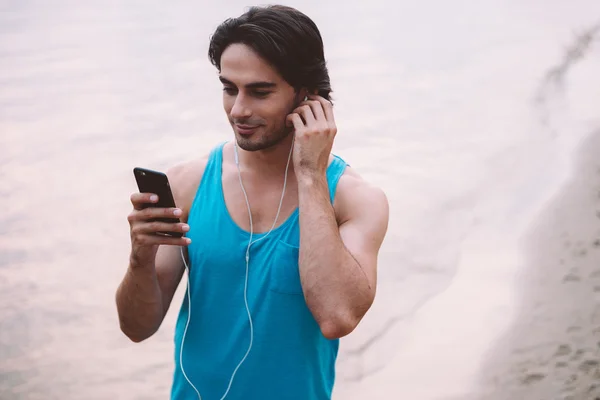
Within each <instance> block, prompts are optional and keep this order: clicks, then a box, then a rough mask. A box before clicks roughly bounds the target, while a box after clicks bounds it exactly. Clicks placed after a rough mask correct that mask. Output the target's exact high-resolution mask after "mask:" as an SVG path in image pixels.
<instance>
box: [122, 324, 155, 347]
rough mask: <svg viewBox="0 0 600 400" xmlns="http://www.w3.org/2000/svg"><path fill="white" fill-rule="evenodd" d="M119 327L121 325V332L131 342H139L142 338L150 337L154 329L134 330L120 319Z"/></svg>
mask: <svg viewBox="0 0 600 400" xmlns="http://www.w3.org/2000/svg"><path fill="white" fill-rule="evenodd" d="M120 327H121V332H123V334H124V335H125V336H126V337H127V338H128V339H129V340H131V341H132V342H133V343H141V342H143V341H144V340H146V339H148V338H150V337H151V336H152V335H154V332H155V331H152V332H140V331H136V330H133V329H128V328H127V325H125V324H124V323H123V322H122V321H121V323H120Z"/></svg>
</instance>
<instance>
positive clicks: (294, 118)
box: [287, 113, 304, 132]
mask: <svg viewBox="0 0 600 400" xmlns="http://www.w3.org/2000/svg"><path fill="white" fill-rule="evenodd" d="M287 120H288V121H290V122H291V123H292V125H293V126H294V130H296V132H299V131H301V130H302V129H303V128H304V123H303V122H302V118H300V115H298V114H296V113H292V114H290V115H288V117H287Z"/></svg>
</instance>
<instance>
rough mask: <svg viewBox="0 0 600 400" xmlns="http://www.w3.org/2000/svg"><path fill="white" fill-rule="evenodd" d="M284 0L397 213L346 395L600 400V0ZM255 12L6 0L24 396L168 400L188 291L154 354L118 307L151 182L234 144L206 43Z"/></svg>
mask: <svg viewBox="0 0 600 400" xmlns="http://www.w3.org/2000/svg"><path fill="white" fill-rule="evenodd" d="M283 3H284V4H287V5H291V6H293V7H296V8H298V9H300V10H301V11H303V12H305V13H306V14H308V15H309V16H310V17H311V18H313V19H314V21H315V22H316V23H317V25H318V26H319V28H320V30H321V33H322V36H323V38H324V42H325V52H326V57H327V59H328V65H329V71H330V76H331V81H332V85H333V90H334V93H333V95H334V98H335V104H336V105H335V112H336V120H337V123H338V129H339V131H338V132H339V133H338V135H337V138H336V142H335V146H334V151H335V152H336V153H337V154H339V155H341V156H342V157H344V158H345V159H346V160H347V161H349V163H350V164H351V165H352V166H353V167H354V168H356V169H357V170H358V171H359V172H360V173H361V174H362V175H363V176H364V177H365V178H366V179H368V180H370V181H371V182H373V183H375V184H377V185H379V186H381V187H382V188H383V189H384V190H385V191H386V193H387V195H388V198H389V201H390V207H391V220H390V227H389V232H388V235H387V238H386V241H385V243H384V246H383V249H382V252H381V257H380V267H379V286H378V293H377V299H376V302H375V304H374V306H373V308H372V309H371V311H370V312H369V314H368V315H367V317H366V318H365V319H364V320H363V322H362V323H361V325H360V326H359V328H358V329H357V330H356V331H355V332H353V333H352V334H351V335H350V336H348V337H345V338H343V339H342V343H341V344H342V346H341V350H340V355H339V361H338V365H337V371H338V379H337V383H336V387H335V393H334V395H335V396H334V398H335V399H339V400H346V399H348V400H354V399H365V398H368V399H401V398H402V399H404V398H407V399H408V398H410V399H415V400H421V399H425V400H427V399H451V398H452V399H490V398H502V399H504V398H506V399H517V398H521V399H530V398H531V399H559V398H560V399H563V398H564V399H567V398H571V399H593V398H594V397H593V396H595V395H596V394H598V395H600V392H598V390H600V388H598V387H596V384H595V383H594V382H599V381H600V371H599V363H600V355H599V354H598V353H599V350H600V307H599V306H598V304H599V303H598V300H599V299H600V256H599V254H600V163H599V162H598V160H599V159H600V139H599V138H598V137H599V136H600V2H598V1H597V0H571V1H567V0H551V1H542V0H525V1H523V0H484V1H479V2H474V1H465V0H456V1H453V2H447V1H443V0H425V1H421V2H408V1H399V2H392V1H383V0H371V1H368V2H361V1H355V0H350V1H348V2H345V3H341V2H323V1H314V0H298V1H291V2H290V1H285V2H283ZM249 5H251V4H250V3H244V2H240V1H237V0H236V1H234V0H225V1H219V2H216V1H203V2H199V1H190V0H179V1H172V2H164V1H154V0H145V1H139V0H130V1H127V2H125V1H117V0H108V1H106V0H105V1H98V0H88V1H75V0H55V1H52V2H50V1H40V0H37V1H35V0H34V1H16V0H0V210H1V211H0V398H1V399H2V400H5V399H6V400H34V399H44V400H52V399H62V400H71V399H77V400H80V399H81V400H96V399H98V400H100V399H103V400H104V399H114V400H117V399H148V400H154V399H156V400H158V399H166V398H168V394H169V389H170V383H171V381H170V380H171V375H172V371H173V368H174V367H175V366H174V363H173V358H174V356H173V354H172V351H173V328H174V321H175V317H176V315H177V312H178V310H179V306H180V304H181V301H182V299H183V296H182V295H183V290H184V285H181V287H180V288H179V291H178V293H177V295H176V297H175V299H174V301H173V304H172V307H171V309H170V312H169V315H168V316H167V319H166V320H165V322H164V324H163V326H162V328H161V329H160V331H159V332H158V333H157V334H156V335H154V336H153V337H152V338H150V339H149V340H147V341H145V342H143V343H140V344H134V343H131V342H130V341H129V340H128V339H126V338H125V336H124V335H123V334H121V332H120V330H119V325H118V320H117V314H116V307H115V303H114V293H115V290H116V288H117V285H118V284H119V282H120V280H121V278H122V277H123V275H124V273H125V270H126V268H127V263H128V256H129V226H128V223H127V220H126V217H127V214H128V213H129V211H130V203H129V196H130V194H131V193H132V192H134V191H136V190H137V188H136V186H135V181H134V179H133V175H132V169H133V168H134V167H136V166H143V167H147V168H152V169H158V170H166V169H167V168H168V167H170V166H172V165H173V164H175V163H179V162H181V161H183V160H188V159H192V158H195V157H199V156H201V155H203V154H204V153H206V152H207V151H208V150H209V149H210V148H212V146H214V145H215V144H216V143H218V142H220V141H222V140H227V139H229V138H230V137H231V128H230V127H229V125H228V123H227V119H226V116H225V114H224V112H223V110H222V106H221V84H220V82H219V81H218V80H217V71H216V70H215V69H214V68H213V67H212V65H210V63H209V61H208V57H207V47H208V41H209V37H210V34H211V33H212V32H213V30H214V29H215V28H216V26H217V25H218V24H219V23H220V22H222V21H223V20H224V19H225V18H228V17H231V16H237V15H239V14H241V13H242V12H244V11H245V9H246V7H247V6H249ZM569 396H570V397H569ZM207 400H209V399H207Z"/></svg>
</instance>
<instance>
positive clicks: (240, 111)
mask: <svg viewBox="0 0 600 400" xmlns="http://www.w3.org/2000/svg"><path fill="white" fill-rule="evenodd" d="M251 115H252V110H250V107H249V106H248V102H247V100H246V99H245V96H244V95H243V94H238V95H237V96H236V97H235V101H234V102H233V107H231V117H232V118H233V119H244V118H249V117H250V116H251Z"/></svg>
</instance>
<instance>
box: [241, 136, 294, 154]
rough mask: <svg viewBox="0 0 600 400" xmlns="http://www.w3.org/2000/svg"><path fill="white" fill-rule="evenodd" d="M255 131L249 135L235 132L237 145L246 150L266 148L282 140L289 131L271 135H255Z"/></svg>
mask: <svg viewBox="0 0 600 400" xmlns="http://www.w3.org/2000/svg"><path fill="white" fill-rule="evenodd" d="M257 133H260V132H257ZM257 133H255V134H253V135H250V136H243V135H240V134H237V133H236V135H235V138H236V142H237V144H238V146H239V147H240V148H241V149H243V150H246V151H260V150H266V149H268V148H271V147H273V146H276V145H278V144H279V143H281V141H283V140H284V139H285V138H286V137H287V136H288V134H289V132H286V133H285V134H284V135H280V136H277V137H271V136H264V135H257Z"/></svg>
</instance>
